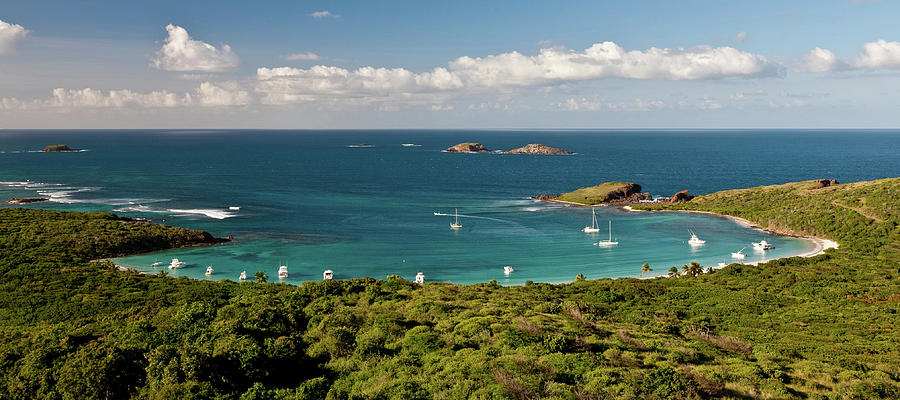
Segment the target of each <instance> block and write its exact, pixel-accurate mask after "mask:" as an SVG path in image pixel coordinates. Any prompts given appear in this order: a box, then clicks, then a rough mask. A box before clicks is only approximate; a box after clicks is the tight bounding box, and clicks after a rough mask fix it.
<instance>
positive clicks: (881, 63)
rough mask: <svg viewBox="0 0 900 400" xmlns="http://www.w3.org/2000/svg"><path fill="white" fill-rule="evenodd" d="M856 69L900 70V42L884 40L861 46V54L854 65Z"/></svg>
mask: <svg viewBox="0 0 900 400" xmlns="http://www.w3.org/2000/svg"><path fill="white" fill-rule="evenodd" d="M854 65H855V66H856V67H857V68H867V69H897V68H900V42H888V41H886V40H884V39H881V40H876V41H874V42H869V43H865V44H863V53H862V54H861V55H860V56H859V57H858V58H857V59H856V63H855V64H854Z"/></svg>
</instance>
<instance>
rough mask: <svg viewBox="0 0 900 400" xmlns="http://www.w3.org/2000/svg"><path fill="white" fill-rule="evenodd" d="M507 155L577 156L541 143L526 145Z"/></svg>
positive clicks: (508, 152)
mask: <svg viewBox="0 0 900 400" xmlns="http://www.w3.org/2000/svg"><path fill="white" fill-rule="evenodd" d="M506 153H507V154H547V155H570V154H575V153H572V152H571V151H567V150H563V149H558V148H556V147H550V146H547V145H544V144H540V143H530V144H526V145H524V146H522V147H519V148H518V149H512V150H510V151H507V152H506Z"/></svg>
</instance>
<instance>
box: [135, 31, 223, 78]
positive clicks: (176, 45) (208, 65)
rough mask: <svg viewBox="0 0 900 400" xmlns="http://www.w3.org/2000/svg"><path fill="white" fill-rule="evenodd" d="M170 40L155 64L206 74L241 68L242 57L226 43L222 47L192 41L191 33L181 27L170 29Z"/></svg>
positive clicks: (168, 69)
mask: <svg viewBox="0 0 900 400" xmlns="http://www.w3.org/2000/svg"><path fill="white" fill-rule="evenodd" d="M166 31H167V32H168V33H169V37H167V38H166V42H165V43H164V44H163V46H162V48H160V49H159V51H157V52H156V58H154V60H153V65H154V66H155V67H156V68H159V69H162V70H166V71H182V72H186V71H206V72H219V71H224V70H228V69H231V68H234V67H237V66H238V64H239V63H240V60H239V59H238V56H237V55H236V54H234V52H232V51H231V47H230V46H228V45H227V44H223V45H222V46H221V48H216V47H215V46H213V45H211V44H209V43H204V42H201V41H199V40H194V39H191V37H190V35H189V34H188V31H187V30H186V29H184V28H182V27H180V26H176V25H172V24H169V25H167V26H166Z"/></svg>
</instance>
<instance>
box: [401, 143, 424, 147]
mask: <svg viewBox="0 0 900 400" xmlns="http://www.w3.org/2000/svg"><path fill="white" fill-rule="evenodd" d="M400 145H401V146H403V147H419V146H421V145H420V144H415V143H400Z"/></svg>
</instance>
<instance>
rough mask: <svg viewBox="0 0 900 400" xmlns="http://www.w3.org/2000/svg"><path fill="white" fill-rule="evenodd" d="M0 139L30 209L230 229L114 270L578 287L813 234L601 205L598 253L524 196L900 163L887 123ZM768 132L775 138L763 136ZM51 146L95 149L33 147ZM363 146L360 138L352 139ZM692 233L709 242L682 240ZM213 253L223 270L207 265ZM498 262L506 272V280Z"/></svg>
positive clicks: (864, 174) (1, 165) (14, 186)
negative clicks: (454, 223)
mask: <svg viewBox="0 0 900 400" xmlns="http://www.w3.org/2000/svg"><path fill="white" fill-rule="evenodd" d="M0 137H2V138H3V140H2V141H0V152H2V154H0V176H2V178H0V194H2V195H3V199H4V200H8V199H11V198H47V199H49V200H47V201H42V202H38V203H32V204H28V205H27V207H28V208H36V209H60V210H72V211H109V212H113V213H116V214H117V215H121V216H124V217H131V218H145V219H148V220H150V221H153V222H158V223H163V224H167V225H173V226H181V227H188V228H196V229H202V230H205V231H208V232H210V233H212V234H213V235H214V236H216V237H227V236H234V242H233V243H231V244H228V245H225V246H213V247H210V248H203V249H183V250H173V251H167V252H163V253H159V254H150V255H140V256H137V257H129V258H127V259H123V260H118V261H119V262H120V263H121V264H122V265H125V266H128V267H131V268H137V269H139V270H142V271H147V272H155V271H158V269H156V270H150V269H149V265H150V264H152V263H154V262H157V261H162V262H165V263H168V261H170V260H171V258H174V257H178V258H180V259H183V260H185V261H186V262H188V263H189V264H190V266H189V267H188V268H185V269H184V270H180V271H177V272H176V274H177V275H179V276H189V277H192V278H200V279H211V280H219V279H236V277H237V276H238V274H239V273H240V271H244V270H246V271H248V273H249V274H251V275H252V273H253V272H255V271H256V270H259V269H263V270H265V271H267V272H268V273H269V274H270V275H271V276H274V273H275V271H276V270H277V268H278V266H279V265H287V266H288V267H289V270H290V277H289V278H288V279H287V282H289V283H299V282H301V281H306V280H319V279H321V277H322V272H323V271H324V270H325V269H332V270H334V271H335V277H336V278H337V279H346V278H351V277H363V276H368V277H374V278H384V277H385V276H387V275H389V274H398V275H400V276H404V277H406V278H408V279H411V278H412V277H413V276H415V274H416V273H417V272H424V273H425V274H426V280H427V281H450V282H455V283H474V282H487V281H489V280H491V279H496V280H497V281H498V282H500V283H501V284H506V285H519V284H523V283H524V282H526V281H528V280H532V281H535V282H570V281H571V280H572V279H574V277H575V276H576V275H577V274H579V273H582V274H584V275H585V276H587V277H589V278H599V277H623V276H638V275H639V274H640V266H641V265H642V264H643V263H644V262H648V263H650V264H651V266H652V267H653V269H654V271H653V274H663V273H664V271H665V270H666V269H667V268H668V267H670V266H672V265H682V264H684V263H688V262H690V261H698V262H700V263H701V264H703V265H704V266H709V265H712V266H715V265H717V264H719V263H721V262H726V263H729V262H731V261H732V260H731V259H730V257H729V254H730V253H731V252H735V251H738V250H739V249H741V248H743V247H748V249H749V246H750V243H751V242H756V241H759V240H762V239H766V240H768V241H770V242H774V243H776V248H775V249H774V250H772V251H770V252H769V254H766V255H759V257H757V256H758V255H757V254H755V253H753V252H748V258H747V259H746V260H745V262H748V263H749V262H753V261H759V260H762V259H769V258H775V257H786V256H790V255H795V254H801V253H804V252H808V251H810V250H813V249H814V246H813V245H812V244H811V243H810V242H807V241H805V240H801V239H792V238H781V237H778V238H774V237H769V236H768V235H766V234H762V233H760V232H758V231H754V230H751V229H746V228H744V227H741V226H740V225H737V224H735V223H733V222H730V221H727V220H721V219H717V218H711V217H708V216H697V215H694V216H690V215H653V216H634V215H630V214H627V213H624V212H622V211H621V210H620V209H618V208H615V207H601V208H597V212H598V219H599V223H600V225H606V224H607V223H608V222H607V221H612V230H613V236H614V237H616V238H618V239H620V242H621V245H620V246H618V247H617V248H610V249H601V248H598V247H597V246H593V243H595V242H597V241H598V240H599V239H600V238H601V236H602V238H605V235H604V234H605V233H606V232H605V230H604V231H602V232H600V233H598V234H593V235H586V234H584V233H582V232H581V228H582V227H584V226H585V225H587V224H589V223H590V221H591V215H590V209H588V208H581V207H566V206H563V205H561V204H554V203H547V202H535V201H532V200H530V199H529V197H531V196H535V195H539V194H541V193H564V192H566V191H570V190H573V189H576V188H579V187H584V186H587V185H595V184H598V183H600V182H608V181H615V180H620V181H625V182H638V183H640V185H641V186H642V187H643V190H644V191H646V192H650V193H653V194H658V195H663V196H670V195H672V194H673V193H676V192H679V191H681V190H689V191H690V193H691V194H704V193H710V192H714V191H718V190H723V189H731V188H739V187H747V186H755V185H760V184H777V183H783V182H786V181H797V180H806V179H817V178H835V179H837V180H838V181H840V182H847V181H856V180H865V179H875V178H880V177H883V174H885V173H886V171H897V170H900V160H898V159H897V158H896V157H895V156H894V154H893V152H891V151H889V149H892V148H897V147H898V146H900V135H897V134H896V133H894V132H867V133H866V134H865V135H859V132H857V131H848V132H841V131H828V132H815V131H694V132H682V131H621V132H617V131H366V132H353V131H328V132H318V131H130V132H99V133H97V132H78V131H73V132H53V131H50V132H9V131H6V132H0ZM761 138H762V139H765V140H762V141H761V140H760V139H761ZM811 138H815V140H810V139H811ZM773 140H777V141H778V143H779V144H780V145H779V146H777V147H772V146H768V145H765V143H767V142H771V141H773ZM851 141H852V145H851V144H849V143H851ZM461 142H479V143H483V144H484V145H485V146H487V147H488V148H491V149H513V148H517V147H520V146H522V145H523V144H526V143H543V144H546V145H548V146H553V147H557V148H562V149H566V150H569V151H572V152H574V153H576V154H574V155H570V156H564V157H563V156H551V155H527V154H517V155H497V156H493V155H489V154H459V153H456V154H454V153H445V152H443V151H444V150H445V149H446V148H447V147H448V146H451V145H453V144H456V143H461ZM53 143H67V144H68V146H70V147H72V148H79V149H85V150H87V151H82V152H74V153H73V152H61V153H44V152H40V150H41V149H43V148H44V147H45V146H47V145H48V144H53ZM357 143H366V144H369V145H370V147H367V148H359V147H348V146H353V145H354V144H357ZM403 144H414V145H415V146H404V145H403ZM835 147H841V148H845V149H847V150H846V152H845V154H844V155H843V156H842V157H833V156H831V155H829V154H830V153H829V151H828V150H829V149H831V148H835ZM729 148H741V149H746V151H747V152H748V153H752V154H755V156H754V157H747V158H735V157H734V156H733V154H731V153H729V152H727V151H722V150H723V149H729ZM684 154H692V155H693V156H692V157H691V158H689V159H685V158H684ZM723 165H727V166H728V168H726V169H723V168H721V166H723ZM672 169H674V170H676V171H677V176H678V178H677V179H673V178H672ZM709 171H717V172H716V173H715V174H712V173H709ZM0 206H3V207H11V206H15V205H5V204H3V205H0ZM454 209H459V213H460V214H461V217H460V220H461V222H462V224H463V229H461V230H460V231H458V232H453V231H451V230H450V229H449V226H448V225H449V223H450V222H451V219H452V217H449V216H435V215H434V213H435V212H438V213H441V214H452V213H453V212H454ZM688 229H691V230H694V231H696V232H697V233H698V234H699V235H700V236H701V237H703V238H706V239H709V243H708V244H707V245H705V246H703V247H701V248H699V249H695V250H692V249H691V248H690V246H688V245H687V244H686V243H685V241H686V240H687V239H688V237H689V236H688V232H687V231H688ZM209 265H211V266H213V268H214V269H215V271H216V273H214V274H213V275H211V276H210V277H208V278H207V277H206V276H205V274H204V271H205V269H206V267H207V266H209ZM505 265H511V266H513V267H514V268H515V269H516V271H515V272H514V273H512V274H510V275H509V276H506V275H505V274H504V273H503V267H504V266H505ZM645 275H646V274H645Z"/></svg>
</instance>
